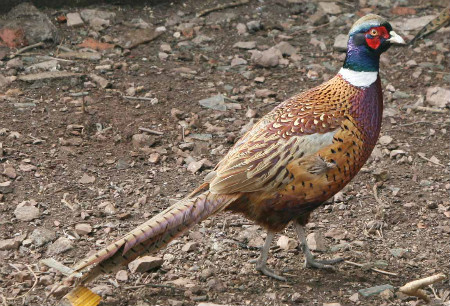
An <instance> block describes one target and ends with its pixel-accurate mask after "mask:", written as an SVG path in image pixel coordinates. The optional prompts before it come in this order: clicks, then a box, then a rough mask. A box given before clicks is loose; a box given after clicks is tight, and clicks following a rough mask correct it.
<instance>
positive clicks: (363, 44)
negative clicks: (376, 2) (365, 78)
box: [344, 14, 405, 72]
mask: <svg viewBox="0 0 450 306" xmlns="http://www.w3.org/2000/svg"><path fill="white" fill-rule="evenodd" d="M348 37H349V38H348V45H347V57H346V58H345V62H344V68H346V69H349V70H352V71H364V72H377V71H378V69H379V63H380V55H381V53H383V52H385V51H386V50H388V49H389V47H390V46H391V45H392V44H395V43H397V44H404V43H405V41H404V40H403V38H401V37H400V36H399V35H398V34H397V33H395V32H394V31H393V30H392V26H391V25H390V24H389V22H387V21H386V20H385V19H384V18H383V17H381V16H378V15H375V14H368V15H366V16H364V17H362V18H360V19H359V20H358V21H356V22H355V24H354V25H353V26H352V28H351V29H350V32H349V35H348Z"/></svg>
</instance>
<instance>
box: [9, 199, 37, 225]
mask: <svg viewBox="0 0 450 306" xmlns="http://www.w3.org/2000/svg"><path fill="white" fill-rule="evenodd" d="M21 204H22V203H20V204H19V205H17V208H16V209H15V210H14V215H15V216H16V218H17V219H19V220H20V221H31V220H34V219H37V218H39V215H40V212H39V208H37V207H36V206H33V205H27V204H25V205H21Z"/></svg>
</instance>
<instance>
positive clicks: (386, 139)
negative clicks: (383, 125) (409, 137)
mask: <svg viewBox="0 0 450 306" xmlns="http://www.w3.org/2000/svg"><path fill="white" fill-rule="evenodd" d="M392 140H393V139H392V137H391V136H388V135H383V136H381V137H380V139H379V140H378V141H379V142H380V144H381V145H383V146H387V145H388V144H390V143H391V142H392Z"/></svg>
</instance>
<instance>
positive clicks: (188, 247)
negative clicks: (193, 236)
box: [181, 242, 200, 252]
mask: <svg viewBox="0 0 450 306" xmlns="http://www.w3.org/2000/svg"><path fill="white" fill-rule="evenodd" d="M199 246H200V243H198V242H188V243H186V244H185V245H183V247H182V248H181V250H182V251H183V252H192V251H195V250H197V249H198V248H199Z"/></svg>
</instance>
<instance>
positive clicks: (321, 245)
mask: <svg viewBox="0 0 450 306" xmlns="http://www.w3.org/2000/svg"><path fill="white" fill-rule="evenodd" d="M306 242H307V243H308V247H309V248H310V249H311V250H312V251H317V252H325V251H326V250H327V246H326V242H325V238H324V237H323V236H322V235H321V234H320V233H310V234H309V235H308V236H307V237H306Z"/></svg>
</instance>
